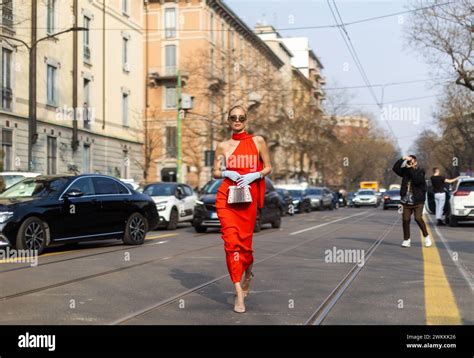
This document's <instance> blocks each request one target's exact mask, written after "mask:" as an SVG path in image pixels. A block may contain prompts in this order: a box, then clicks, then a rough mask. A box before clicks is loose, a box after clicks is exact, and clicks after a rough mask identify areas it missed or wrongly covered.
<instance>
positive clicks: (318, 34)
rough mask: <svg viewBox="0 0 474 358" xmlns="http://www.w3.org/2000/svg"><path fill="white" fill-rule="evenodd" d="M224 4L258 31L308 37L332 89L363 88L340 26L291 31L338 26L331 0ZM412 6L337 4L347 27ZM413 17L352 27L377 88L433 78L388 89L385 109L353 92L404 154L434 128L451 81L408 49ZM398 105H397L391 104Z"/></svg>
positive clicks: (383, 1) (378, 1)
mask: <svg viewBox="0 0 474 358" xmlns="http://www.w3.org/2000/svg"><path fill="white" fill-rule="evenodd" d="M225 2H226V4H227V5H228V6H229V7H230V8H231V9H232V10H234V12H236V13H237V14H238V15H239V16H240V17H241V18H242V19H243V20H244V21H245V22H246V23H247V25H249V26H250V27H251V28H254V26H255V24H256V23H257V22H264V23H266V24H270V25H273V26H274V27H275V28H276V29H277V30H279V29H281V31H280V34H281V35H282V36H284V37H296V36H305V37H308V38H309V40H310V44H311V47H312V48H313V50H314V52H315V53H316V55H317V56H318V57H319V59H320V60H321V62H322V63H323V65H324V70H323V75H324V76H325V77H326V79H327V84H326V87H327V88H331V87H334V86H337V87H347V86H359V85H364V82H363V79H362V77H361V75H360V73H359V71H358V70H357V67H356V64H355V62H354V60H353V59H352V57H351V55H350V53H349V51H348V49H347V47H346V45H345V43H344V40H343V39H342V37H341V34H340V33H339V30H338V29H337V28H326V29H300V30H298V29H297V30H287V29H289V28H296V27H307V26H320V25H334V23H335V22H334V18H333V16H332V14H331V11H330V9H329V6H328V4H327V1H326V0H291V1H288V0H287V1H281V0H251V1H250V0H227V1H225ZM407 3H408V2H407V1H405V0H398V1H394V0H373V1H359V0H350V1H349V0H336V4H337V6H338V9H339V12H340V15H341V17H342V19H343V20H344V22H345V23H347V22H351V21H356V20H360V19H365V18H371V17H376V16H382V15H386V14H391V13H397V12H401V11H406V10H407ZM409 18H410V15H409V14H405V15H398V16H394V17H387V18H383V19H380V20H375V21H370V22H365V23H360V24H353V25H350V26H347V31H348V33H349V36H350V38H351V40H352V43H353V45H354V47H355V49H356V51H357V54H358V56H359V59H360V62H361V63H362V65H363V67H364V69H365V72H366V74H367V77H368V78H369V80H370V83H371V84H372V85H375V84H388V83H393V82H405V81H414V80H425V79H431V81H426V82H414V83H407V84H402V85H396V86H385V88H384V90H383V93H384V96H383V99H384V101H383V105H384V106H383V109H382V111H381V110H380V109H379V107H377V105H370V104H374V103H375V100H374V98H373V96H372V95H371V94H370V91H369V89H367V88H359V89H351V90H350V91H351V93H353V94H354V99H353V100H352V101H351V108H353V109H354V110H356V111H357V110H362V111H369V112H371V113H373V115H374V117H375V118H377V120H378V121H379V124H380V126H381V127H382V128H385V129H387V130H389V127H388V125H390V126H391V128H392V129H393V132H394V133H395V136H396V137H397V140H398V143H399V145H400V148H401V150H402V151H403V152H407V151H408V150H409V148H410V147H411V145H412V144H413V141H414V140H415V139H416V136H417V134H418V133H420V132H421V131H422V130H423V129H425V128H430V127H433V112H434V110H435V104H436V101H437V100H439V98H440V97H439V96H438V95H439V93H440V90H441V86H440V85H439V84H440V82H442V81H443V80H439V79H437V78H439V77H443V78H444V77H446V74H444V75H443V74H434V73H433V68H431V67H430V66H429V65H427V64H425V62H424V59H423V58H422V57H421V55H420V54H419V53H418V52H415V51H414V50H413V49H411V48H409V47H408V45H407V42H406V40H405V38H404V33H405V32H406V31H405V27H406V25H407V22H408V21H409ZM433 79H435V80H433ZM374 92H375V95H376V96H377V98H378V100H379V101H381V97H382V87H374ZM327 93H328V94H329V91H327ZM437 96H438V97H437ZM420 97H428V98H420ZM415 98H416V99H415ZM407 99H409V100H407ZM405 100H407V101H405ZM394 101H396V103H390V102H394ZM400 101H402V102H400ZM352 105H353V107H352ZM387 122H388V123H387Z"/></svg>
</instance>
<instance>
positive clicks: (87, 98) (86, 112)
mask: <svg viewBox="0 0 474 358" xmlns="http://www.w3.org/2000/svg"><path fill="white" fill-rule="evenodd" d="M83 95H84V106H83V111H82V117H83V121H84V128H85V129H90V128H91V118H90V116H91V113H90V112H91V111H90V103H91V80H90V79H88V78H84V83H83Z"/></svg>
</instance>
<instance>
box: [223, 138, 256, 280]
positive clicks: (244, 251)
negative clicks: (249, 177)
mask: <svg viewBox="0 0 474 358" xmlns="http://www.w3.org/2000/svg"><path fill="white" fill-rule="evenodd" d="M232 139H234V140H239V144H238V145H237V148H236V149H235V150H234V151H233V152H232V154H231V155H230V156H229V157H228V158H226V170H233V171H236V172H238V173H239V174H248V173H252V172H256V171H261V170H262V169H263V162H262V160H261V159H260V155H259V152H258V148H257V146H256V144H255V142H254V140H253V136H252V135H250V134H248V133H245V132H243V133H238V134H233V135H232ZM230 185H237V184H236V183H235V182H233V181H232V180H231V179H229V178H225V179H224V180H223V181H222V184H221V186H220V187H219V189H218V190H217V196H216V211H217V216H218V217H219V220H220V223H221V231H222V235H221V237H222V239H223V240H224V250H225V252H226V262H227V269H228V270H229V274H230V278H231V280H232V282H233V283H236V282H240V281H241V280H242V275H243V274H244V272H245V270H247V268H248V267H249V266H250V265H251V264H252V263H253V249H252V236H253V229H254V226H255V220H256V218H257V208H263V203H264V198H265V179H257V180H255V181H254V182H252V183H250V193H251V195H252V202H251V203H242V204H228V203H227V197H228V192H229V190H228V188H229V186H230Z"/></svg>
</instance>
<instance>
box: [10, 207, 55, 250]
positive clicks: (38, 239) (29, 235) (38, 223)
mask: <svg viewBox="0 0 474 358" xmlns="http://www.w3.org/2000/svg"><path fill="white" fill-rule="evenodd" d="M47 235H48V233H47V230H46V224H45V223H44V222H43V220H41V219H40V218H37V217H34V216H32V217H29V218H28V219H26V220H25V221H23V223H22V224H21V226H20V229H19V230H18V233H17V235H16V248H17V249H18V250H36V251H37V253H38V255H41V253H42V252H43V251H44V249H45V248H46V242H47Z"/></svg>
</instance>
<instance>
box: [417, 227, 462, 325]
mask: <svg viewBox="0 0 474 358" xmlns="http://www.w3.org/2000/svg"><path fill="white" fill-rule="evenodd" d="M427 230H428V233H429V234H430V237H431V240H432V241H433V245H432V246H431V247H425V245H424V242H423V240H424V238H423V235H420V237H421V241H422V244H421V247H422V252H423V271H424V282H425V284H424V288H425V314H426V324H428V325H461V324H462V321H461V315H460V313H459V309H458V306H457V304H456V299H455V298H454V294H453V291H452V290H451V286H450V285H449V281H448V279H447V277H446V272H445V271H444V268H443V264H442V262H441V256H440V255H439V251H438V248H437V247H436V244H435V241H434V236H433V234H432V232H431V230H430V227H429V226H427Z"/></svg>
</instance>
